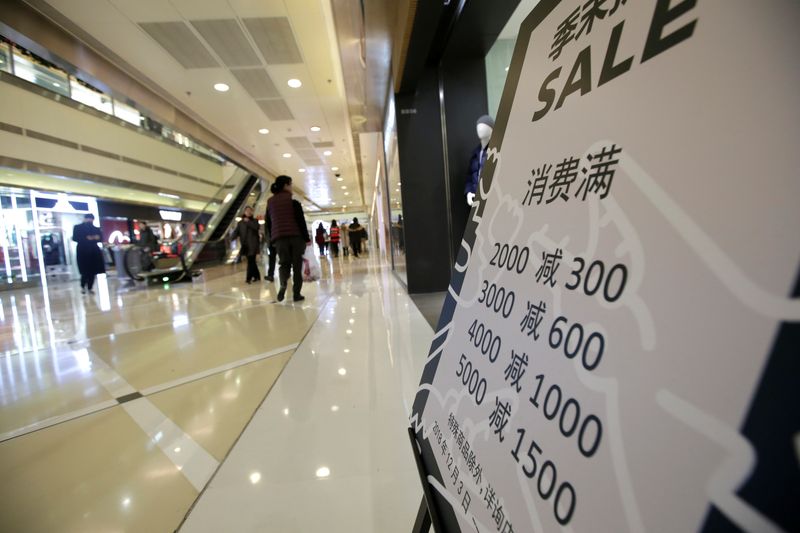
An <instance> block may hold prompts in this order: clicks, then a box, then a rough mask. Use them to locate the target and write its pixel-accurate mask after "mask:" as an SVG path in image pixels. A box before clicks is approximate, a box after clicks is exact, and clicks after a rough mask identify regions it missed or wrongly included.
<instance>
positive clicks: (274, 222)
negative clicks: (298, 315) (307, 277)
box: [266, 176, 311, 302]
mask: <svg viewBox="0 0 800 533" xmlns="http://www.w3.org/2000/svg"><path fill="white" fill-rule="evenodd" d="M271 190H272V191H273V194H272V196H271V197H270V199H269V201H268V202H267V216H266V224H267V231H269V234H270V237H271V238H272V243H273V245H274V246H275V248H276V249H277V250H278V259H279V260H280V268H279V270H278V272H279V281H280V288H279V289H278V301H279V302H282V301H283V299H284V297H285V296H286V286H287V284H288V283H289V273H290V272H291V273H292V292H293V294H294V301H295V302H300V301H302V300H305V297H304V296H303V295H302V294H301V293H300V291H301V289H302V288H303V252H304V251H305V249H306V246H307V245H310V244H311V237H310V236H309V235H308V226H307V225H306V218H305V215H304V214H303V207H302V206H301V205H300V202H298V201H297V200H294V199H292V178H290V177H289V176H278V177H277V178H275V183H274V184H273V187H272V188H271Z"/></svg>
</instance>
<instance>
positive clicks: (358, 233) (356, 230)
mask: <svg viewBox="0 0 800 533" xmlns="http://www.w3.org/2000/svg"><path fill="white" fill-rule="evenodd" d="M364 233H365V230H364V226H362V225H361V224H359V223H358V219H357V218H353V223H352V224H350V231H349V234H350V245H351V246H352V247H353V255H354V256H356V257H358V254H360V253H361V239H363V238H364Z"/></svg>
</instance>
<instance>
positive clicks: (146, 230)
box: [138, 220, 159, 271]
mask: <svg viewBox="0 0 800 533" xmlns="http://www.w3.org/2000/svg"><path fill="white" fill-rule="evenodd" d="M138 244H139V246H141V247H142V250H144V254H143V256H144V259H143V264H142V269H143V270H146V271H150V270H153V269H154V268H155V266H156V265H155V263H154V262H153V253H155V252H157V251H158V247H159V243H158V237H156V234H155V233H153V229H152V228H151V227H150V226H148V225H147V222H145V221H144V220H141V221H139V242H138Z"/></svg>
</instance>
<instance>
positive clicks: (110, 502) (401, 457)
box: [0, 258, 432, 532]
mask: <svg viewBox="0 0 800 533" xmlns="http://www.w3.org/2000/svg"><path fill="white" fill-rule="evenodd" d="M322 263H323V271H324V276H323V280H322V281H320V282H317V283H311V284H307V285H306V286H305V287H304V293H305V295H306V297H307V299H306V300H305V301H304V302H302V303H301V304H300V303H298V304H295V303H292V302H291V301H285V302H283V303H277V302H276V301H275V287H274V285H272V284H269V283H266V282H264V283H261V284H253V285H245V284H244V283H243V281H242V278H243V277H244V272H243V271H242V269H241V267H238V266H237V267H236V271H234V269H233V267H225V268H226V269H228V270H226V271H223V272H222V273H221V274H222V275H220V272H219V271H217V272H216V273H209V275H208V276H206V277H205V280H204V279H203V278H201V279H198V280H196V281H195V283H192V284H180V285H174V286H172V287H169V286H164V287H160V286H159V287H151V288H149V289H146V290H143V289H131V288H127V287H124V286H122V285H120V284H118V283H117V282H115V281H110V280H106V279H101V280H100V283H99V285H98V287H97V295H94V296H82V295H80V293H79V291H78V288H77V287H76V286H75V285H59V286H51V287H49V289H47V290H42V289H41V288H39V289H28V290H24V291H9V292H5V293H0V478H2V480H3V482H2V484H0V517H2V519H0V520H1V522H0V529H2V530H3V531H15V532H16V531H82V532H94V531H98V532H99V531H173V530H175V529H176V528H178V527H179V526H181V524H182V523H183V525H182V526H181V527H182V530H183V531H282V532H284V531H322V530H325V531H406V530H407V529H408V528H409V527H410V524H411V523H412V521H413V518H414V513H415V511H416V506H417V504H418V503H419V495H420V491H419V482H418V480H417V478H416V474H415V470H414V465H413V462H412V458H411V456H410V454H409V452H408V446H409V445H408V442H407V439H406V438H405V427H406V424H407V416H408V412H409V410H410V405H411V404H410V402H411V400H412V398H413V393H414V390H415V389H416V385H417V382H418V379H419V376H420V374H421V365H422V363H423V362H424V360H425V356H426V352H427V348H428V344H429V343H430V340H431V337H432V330H431V329H430V327H429V326H428V325H427V324H426V322H425V320H424V318H423V317H422V316H421V315H420V314H419V312H418V311H417V309H416V307H415V306H414V305H413V303H411V300H410V299H409V298H408V296H407V295H406V294H405V291H404V290H403V289H402V287H401V285H400V284H399V283H398V282H397V281H396V279H395V278H394V277H393V276H392V275H391V273H390V272H389V271H388V270H387V268H386V267H383V266H381V265H378V264H377V263H376V262H375V261H374V260H373V259H359V260H353V259H351V258H347V259H344V258H340V259H339V260H336V261H335V262H329V261H328V260H327V259H324V260H323V262H322ZM262 402H263V403H262ZM212 478H213V479H212ZM209 481H210V483H209ZM201 493H202V495H201ZM198 496H200V497H199V499H198ZM195 502H196V503H195ZM193 504H194V508H193V510H192V512H191V514H189V515H188V518H187V512H188V511H189V509H190V507H191V506H192V505H193ZM184 519H185V522H183V521H184Z"/></svg>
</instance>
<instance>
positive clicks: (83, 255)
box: [72, 213, 106, 294]
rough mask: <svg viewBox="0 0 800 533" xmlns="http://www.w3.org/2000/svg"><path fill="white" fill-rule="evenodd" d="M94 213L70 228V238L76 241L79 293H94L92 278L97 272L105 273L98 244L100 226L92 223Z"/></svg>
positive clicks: (101, 236) (100, 235) (100, 236)
mask: <svg viewBox="0 0 800 533" xmlns="http://www.w3.org/2000/svg"><path fill="white" fill-rule="evenodd" d="M93 221H94V215H93V214H91V213H89V214H87V215H85V216H84V217H83V223H82V224H75V227H74V228H73V229H72V240H73V241H75V242H77V243H78V248H77V249H76V252H75V255H76V256H77V258H78V271H79V272H80V273H81V293H82V294H86V291H87V290H88V291H89V294H94V291H93V290H92V289H93V288H94V278H95V276H96V275H98V274H105V271H106V265H105V263H104V262H103V252H102V250H100V247H99V246H98V244H99V243H100V241H101V240H102V238H103V235H102V234H101V233H100V228H98V227H95V225H94V224H93V223H92V222H93Z"/></svg>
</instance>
